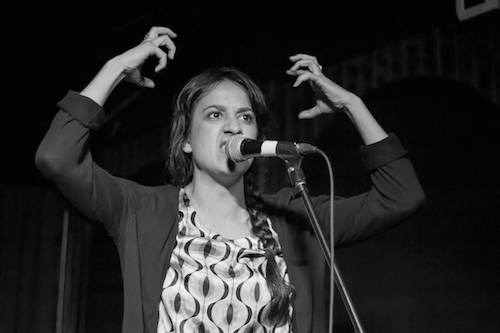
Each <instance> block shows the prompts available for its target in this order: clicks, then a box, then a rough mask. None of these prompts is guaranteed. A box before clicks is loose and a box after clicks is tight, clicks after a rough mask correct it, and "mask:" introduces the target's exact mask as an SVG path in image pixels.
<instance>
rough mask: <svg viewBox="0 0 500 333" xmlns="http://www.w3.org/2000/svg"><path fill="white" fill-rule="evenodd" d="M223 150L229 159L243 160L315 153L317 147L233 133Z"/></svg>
mask: <svg viewBox="0 0 500 333" xmlns="http://www.w3.org/2000/svg"><path fill="white" fill-rule="evenodd" d="M224 150H225V152H226V155H227V157H228V158H229V159H230V160H231V161H233V162H243V161H244V160H248V159H250V158H253V157H272V156H276V157H280V158H283V159H285V158H289V157H297V156H300V155H306V154H312V153H315V152H317V151H318V148H316V147H314V146H313V145H310V144H307V143H295V142H283V141H273V140H253V139H249V138H246V137H244V136H243V135H235V136H232V137H231V139H229V141H228V142H227V143H226V146H225V147H224Z"/></svg>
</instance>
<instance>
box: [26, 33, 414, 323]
mask: <svg viewBox="0 0 500 333" xmlns="http://www.w3.org/2000/svg"><path fill="white" fill-rule="evenodd" d="M175 37H176V34H175V33H174V32H173V31H172V30H170V29H168V28H165V27H153V28H152V29H151V30H150V31H149V33H148V34H147V35H146V38H145V40H144V41H143V42H142V43H141V44H139V45H138V46H136V47H134V48H132V49H130V50H128V51H126V52H124V53H122V54H120V55H119V56H117V57H115V58H113V59H111V60H110V61H108V62H107V63H106V64H105V66H104V67H103V68H102V69H101V71H100V72H99V73H98V74H97V75H96V77H95V78H94V79H93V80H92V81H91V82H90V84H89V85H88V86H87V87H86V88H85V89H84V90H83V91H81V92H80V93H75V92H71V91H70V92H69V93H68V95H67V96H66V97H65V98H64V99H63V100H61V101H60V102H59V103H58V105H59V107H60V108H61V110H60V111H59V112H58V113H57V114H56V116H55V118H54V121H53V122H52V125H51V127H50V129H49V131H48V133H47V134H46V136H45V138H44V139H43V141H42V143H41V145H40V147H39V149H38V151H37V155H36V163H37V165H38V167H39V169H40V170H41V171H42V173H43V174H44V175H45V176H46V177H47V178H49V179H51V180H52V181H54V182H55V183H56V184H57V185H58V187H59V188H60V190H61V191H62V193H63V194H64V195H65V196H66V197H67V198H68V199H69V200H70V201H71V202H72V203H73V204H74V205H75V206H76V207H77V208H79V209H80V210H81V211H82V212H83V213H85V214H86V215H87V216H89V217H90V218H92V219H94V220H98V221H100V222H102V223H103V224H104V226H105V227H106V229H107V230H108V232H109V233H110V235H111V236H112V238H113V240H114V242H115V244H116V246H117V249H118V253H119V256H120V262H121V267H122V273H123V287H124V319H123V332H155V331H156V332H174V331H175V332H177V331H178V332H182V331H184V332H192V331H203V332H205V331H209V332H221V331H223V332H233V331H252V330H255V331H270V332H288V331H291V330H293V332H322V331H325V330H326V319H327V310H326V308H327V306H326V304H327V300H326V299H325V293H324V286H325V281H324V276H325V270H326V267H325V261H324V260H323V258H322V257H321V256H320V255H318V253H319V251H318V244H317V241H316V239H315V236H314V234H313V233H312V231H311V229H310V227H309V224H308V222H307V216H306V212H305V211H304V208H303V206H302V203H301V201H300V200H297V199H294V196H293V191H292V190H291V189H283V190H281V191H279V192H278V193H275V194H272V195H257V194H256V193H253V191H252V186H251V180H252V177H251V176H250V175H251V167H252V160H248V161H245V162H242V163H233V162H231V161H229V160H228V158H227V156H226V154H225V152H224V146H225V145H226V144H227V142H228V140H229V139H230V138H231V137H232V136H234V135H243V136H245V137H249V138H252V139H256V138H260V137H262V135H263V127H264V125H265V122H266V118H267V108H266V104H265V101H264V97H263V95H262V92H261V91H260V89H259V88H258V87H257V86H256V85H255V84H254V83H253V82H252V80H251V79H250V78H249V77H248V76H247V75H246V74H244V73H242V72H240V71H238V70H236V69H233V68H219V69H213V70H208V71H205V72H203V73H201V74H199V75H198V76H196V77H194V78H193V79H191V80H190V81H189V82H188V83H187V84H186V86H185V87H184V88H183V89H182V91H181V92H180V93H179V95H178V97H177V99H176V103H175V107H174V115H173V121H172V128H171V140H170V149H169V161H168V162H167V163H168V166H169V170H170V172H171V174H172V175H173V180H174V181H173V183H174V184H173V185H165V186H156V187H147V186H142V185H139V184H137V183H134V182H131V181H128V180H125V179H122V178H118V177H114V176H112V175H110V174H108V173H107V172H106V171H105V170H103V169H101V168H100V167H99V166H97V165H95V164H94V162H93V160H92V156H91V153H90V151H89V149H88V137H89V135H90V133H91V130H96V129H98V128H99V126H100V125H101V124H102V122H103V120H104V117H105V116H104V111H103V109H102V106H103V104H104V103H105V101H106V99H107V97H108V96H109V94H110V93H111V91H112V90H113V88H114V87H115V86H116V85H117V84H118V83H119V82H120V81H121V80H122V79H127V80H128V81H131V82H134V83H136V84H138V85H140V86H145V87H154V82H153V81H152V80H151V79H149V78H145V77H143V76H142V75H141V71H140V69H141V66H142V64H143V63H144V61H145V60H146V59H147V58H149V57H151V56H154V57H157V58H158V65H157V67H156V68H155V71H157V72H158V71H160V70H162V69H163V68H165V66H166V65H167V63H168V62H169V61H171V60H173V59H174V55H175V44H174V43H173V39H174V38H175ZM164 48H166V50H167V52H165V51H164V50H163V49H164ZM290 60H291V61H292V62H293V65H292V67H291V68H290V69H289V70H288V71H287V73H288V74H289V75H291V76H294V77H296V80H295V83H294V86H298V85H300V84H302V83H304V82H307V83H309V84H311V86H312V88H313V90H314V92H315V93H316V98H317V101H316V105H315V106H314V107H313V108H312V109H310V110H306V111H303V112H302V113H300V114H299V118H310V117H315V116H317V115H319V114H321V113H330V112H338V111H339V110H342V112H345V113H346V114H347V115H348V116H349V117H350V119H351V120H352V122H353V124H354V125H355V126H356V128H357V129H358V131H359V133H360V135H361V138H362V139H363V142H364V144H365V146H363V147H362V148H361V153H362V158H363V161H364V163H365V164H366V167H367V169H368V170H369V171H370V174H371V179H372V183H373V185H372V190H371V191H369V192H367V193H363V194H360V195H358V196H355V197H351V198H346V199H339V200H336V203H335V205H336V216H335V223H336V226H335V241H336V244H337V245H339V244H347V243H349V242H354V241H357V240H360V239H363V238H366V237H369V236H370V235H373V234H374V233H375V232H378V231H380V230H382V229H384V228H387V227H388V226H390V225H393V224H395V223H397V222H399V221H401V220H402V219H404V218H405V217H407V216H409V215H410V214H412V213H413V212H415V211H416V210H417V209H418V208H419V207H420V205H421V204H422V203H423V201H424V194H423V192H422V189H421V187H420V184H419V182H418V180H417V178H416V176H415V173H414V170H413V168H412V166H411V163H410V162H409V161H408V159H406V158H405V150H404V149H403V148H402V146H401V145H400V143H399V141H398V140H397V138H396V137H395V136H394V135H392V134H391V135H387V134H386V132H385V131H384V130H383V129H382V128H381V127H380V126H379V124H378V123H377V122H376V121H375V119H374V118H373V117H372V115H371V114H370V112H369V111H368V110H367V108H366V107H365V106H364V104H363V102H362V101H361V100H360V99H359V98H358V97H357V96H355V95H354V94H352V93H351V92H348V91H346V90H345V89H343V88H342V87H340V86H338V85H337V84H335V83H334V82H332V81H331V80H329V79H328V78H327V77H325V76H324V75H323V74H322V72H321V66H320V65H319V64H318V62H317V60H316V58H314V57H312V56H308V55H302V54H299V55H295V56H292V57H290ZM312 200H313V204H314V206H315V209H316V211H317V214H318V217H319V218H320V220H321V221H322V222H323V223H324V224H325V230H328V227H326V225H327V224H328V221H329V199H328V197H326V196H320V197H317V198H313V199H312Z"/></svg>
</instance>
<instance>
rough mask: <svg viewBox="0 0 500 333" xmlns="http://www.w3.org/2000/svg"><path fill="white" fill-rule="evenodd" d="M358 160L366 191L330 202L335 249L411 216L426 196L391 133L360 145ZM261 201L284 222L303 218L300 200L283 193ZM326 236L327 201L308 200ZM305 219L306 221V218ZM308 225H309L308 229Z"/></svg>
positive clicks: (328, 218) (302, 220)
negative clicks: (367, 176)
mask: <svg viewBox="0 0 500 333" xmlns="http://www.w3.org/2000/svg"><path fill="white" fill-rule="evenodd" d="M361 159H362V161H363V163H364V165H365V167H366V169H367V170H368V172H369V174H370V180H371V188H370V190H369V191H367V192H365V193H362V194H359V195H356V196H352V197H347V198H335V200H334V221H335V223H334V225H335V228H334V231H335V244H336V246H341V245H346V244H349V243H353V242H356V241H360V240H363V239H366V238H368V237H370V236H372V235H374V234H376V233H379V232H381V231H383V230H385V229H387V228H389V227H391V226H393V225H395V224H397V223H398V222H400V221H402V220H404V219H405V218H407V217H409V216H410V215H412V214H414V213H415V212H416V211H417V210H418V209H419V208H420V207H421V206H422V205H423V204H424V202H425V194H424V191H423V189H422V187H421V185H420V182H419V180H418V178H417V175H416V173H415V170H414V168H413V165H412V164H411V162H410V160H409V159H408V158H407V157H406V150H405V149H404V148H403V146H402V145H401V143H400V141H399V139H398V138H397V136H396V135H394V134H393V133H391V134H390V135H389V136H388V137H387V138H385V139H384V140H382V141H379V142H377V143H374V144H371V145H367V146H362V147H361ZM265 201H267V202H268V203H269V202H272V205H273V206H274V212H276V211H280V212H281V213H280V214H283V212H284V215H285V218H286V220H287V223H292V222H293V221H301V222H300V223H301V224H302V225H304V224H303V223H304V220H306V219H307V212H306V210H305V208H304V205H303V203H302V199H301V198H300V197H298V198H297V197H295V196H294V195H293V191H291V190H290V189H284V190H282V191H280V192H278V194H277V195H275V196H273V197H267V199H265ZM311 201H312V204H313V206H314V209H315V212H316V214H317V216H318V219H319V220H320V223H321V224H322V226H321V227H322V230H323V232H324V234H325V236H326V237H327V238H329V237H328V232H329V222H330V197H329V196H328V195H320V196H317V197H312V198H311ZM306 221H307V220H306ZM307 226H309V224H308V225H307Z"/></svg>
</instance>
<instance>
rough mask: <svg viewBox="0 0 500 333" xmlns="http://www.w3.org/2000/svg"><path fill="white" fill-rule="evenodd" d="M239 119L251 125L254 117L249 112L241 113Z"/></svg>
mask: <svg viewBox="0 0 500 333" xmlns="http://www.w3.org/2000/svg"><path fill="white" fill-rule="evenodd" d="M241 119H243V120H244V121H245V122H247V123H253V122H254V120H255V115H254V114H253V113H251V112H247V113H243V114H242V115H241Z"/></svg>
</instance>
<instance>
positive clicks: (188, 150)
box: [182, 141, 193, 154]
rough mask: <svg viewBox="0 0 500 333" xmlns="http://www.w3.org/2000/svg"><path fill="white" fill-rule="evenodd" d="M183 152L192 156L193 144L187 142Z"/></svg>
mask: <svg viewBox="0 0 500 333" xmlns="http://www.w3.org/2000/svg"><path fill="white" fill-rule="evenodd" d="M182 151H183V152H185V153H186V154H191V153H192V152H193V148H191V144H190V143H189V142H187V141H186V142H184V145H183V146H182Z"/></svg>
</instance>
